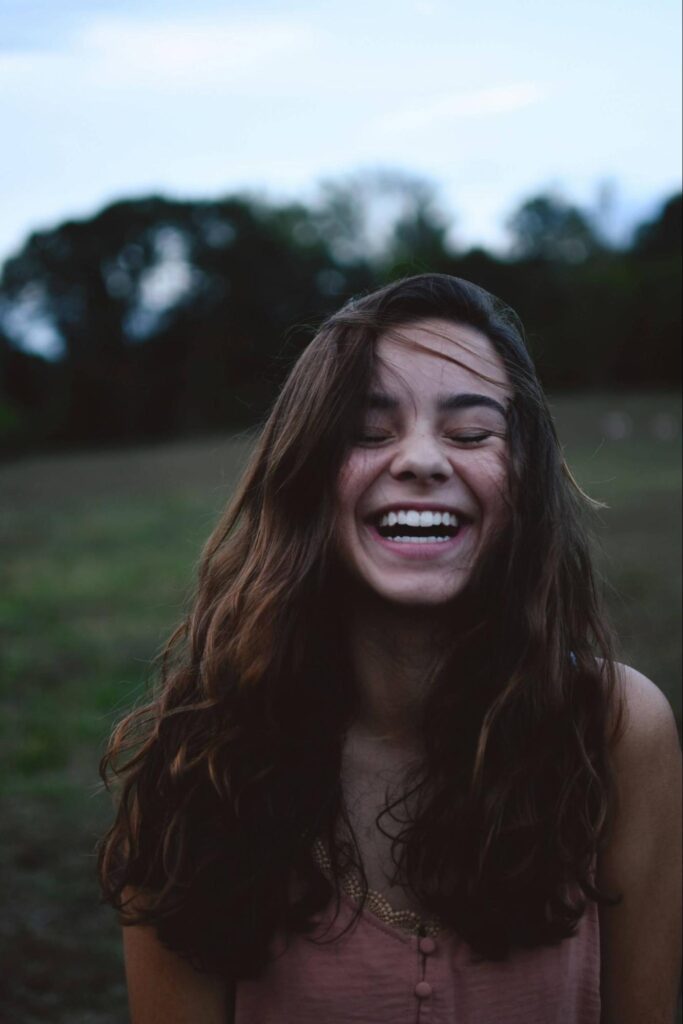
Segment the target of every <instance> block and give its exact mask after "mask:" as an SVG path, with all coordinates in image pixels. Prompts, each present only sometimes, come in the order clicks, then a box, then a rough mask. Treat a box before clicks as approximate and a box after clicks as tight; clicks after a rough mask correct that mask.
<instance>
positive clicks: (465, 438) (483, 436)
mask: <svg viewBox="0 0 683 1024" xmlns="http://www.w3.org/2000/svg"><path fill="white" fill-rule="evenodd" d="M447 436H448V438H449V440H450V441H457V442H458V443H459V444H479V443H481V442H482V441H487V440H488V439H489V437H504V436H505V435H504V434H501V433H498V432H497V431H495V430H485V431H480V432H479V433H476V434H448V435H447Z"/></svg>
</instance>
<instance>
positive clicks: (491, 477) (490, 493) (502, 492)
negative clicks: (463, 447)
mask: <svg viewBox="0 0 683 1024" xmlns="http://www.w3.org/2000/svg"><path fill="white" fill-rule="evenodd" d="M468 477H469V483H470V487H471V489H472V490H473V491H474V493H475V494H476V496H477V498H478V500H479V502H480V504H481V506H482V511H483V512H484V513H486V514H487V515H488V516H491V517H493V518H494V519H496V520H500V519H506V518H507V516H508V511H509V493H510V477H509V471H508V460H507V457H506V456H505V455H503V454H498V453H491V455H489V456H487V457H486V458H482V459H480V460H479V461H478V462H477V463H476V464H472V465H470V466H469V467H468Z"/></svg>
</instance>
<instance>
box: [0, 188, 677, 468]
mask: <svg viewBox="0 0 683 1024" xmlns="http://www.w3.org/2000/svg"><path fill="white" fill-rule="evenodd" d="M508 229H509V233H510V251H509V254H508V256H507V257H506V258H502V257H500V256H494V255H492V254H491V253H488V252H486V251H484V250H482V249H473V250H470V251H467V252H463V251H458V249H457V248H456V246H455V245H454V243H453V241H452V231H451V225H450V223H449V220H448V218H447V217H446V216H445V214H444V213H443V211H442V210H441V208H440V205H439V202H438V198H437V196H436V194H435V192H434V189H433V187H432V186H431V185H430V183H429V182H426V181H424V180H422V179H419V178H413V177H410V176H407V175H404V174H399V173H395V172H373V173H368V172H365V173H361V174H357V175H354V176H351V177H350V178H347V179H346V180H342V181H330V182H326V183H323V185H322V186H321V188H320V190H319V193H318V196H317V197H316V198H315V199H314V200H313V201H311V202H310V203H308V204H304V203H285V204H277V203H269V202H266V201H264V200H262V199H258V198H255V197H254V196H248V195H234V196H229V197H226V198H225V199H222V200H219V201H215V202H208V201H203V202H202V201H194V202H189V201H185V202H181V201H176V200H170V199H166V198H163V197H159V196H151V197H147V198H142V199H129V200H123V201H121V202H117V203H114V204H112V205H110V206H108V207H106V208H105V209H103V210H102V211H101V212H99V213H98V214H97V215H96V216H94V217H92V218H90V219H87V220H81V221H67V222H65V223H63V224H60V225H58V226H57V227H55V228H53V229H52V230H48V231H43V232H39V233H36V234H33V235H31V236H30V237H29V238H28V239H27V241H26V243H25V244H24V245H23V247H22V248H21V249H20V250H19V252H17V253H16V255H15V256H13V257H12V258H11V259H9V260H8V261H7V262H6V264H5V266H4V268H3V272H2V276H1V278H0V443H1V444H2V445H3V447H4V448H5V450H12V449H14V450H19V449H21V448H25V447H27V446H31V445H34V446H35V445H44V444H47V443H78V444H88V443H101V442H103V441H125V440H133V439H137V438H141V437H155V436H156V437H159V436H172V435H178V434H183V433H187V432H189V431H205V430H214V429H224V428H229V427H232V426H243V425H247V424H251V423H254V422H255V421H257V420H258V419H259V418H260V417H261V416H262V415H263V413H264V411H265V409H266V408H267V406H268V404H269V402H270V401H271V399H272V397H273V395H274V393H275V391H276V389H277V387H278V385H279V383H280V381H281V380H282V378H283V376H284V375H285V373H286V372H287V369H288V367H289V365H290V363H291V360H292V359H293V358H294V357H295V356H296V355H297V354H298V352H299V351H300V350H301V348H302V347H303V346H304V345H305V344H306V342H307V340H308V339H309V338H310V336H311V334H312V332H313V330H314V329H315V326H316V325H317V323H318V322H319V321H320V320H321V319H322V318H323V317H324V316H325V315H326V314H327V313H329V312H330V311H331V310H332V309H334V308H336V307H337V306H338V305H339V304H340V303H341V302H342V301H343V300H344V299H346V298H347V297H349V296H350V295H352V294H357V293H359V292H363V291H365V290H368V289H372V288H374V287H376V286H377V285H378V284H380V283H383V282H385V281H388V280H391V279H393V278H395V277H397V276H399V275H405V274H411V273H419V272H422V271H427V270H432V271H443V272H446V273H452V274H456V275H459V276H462V277H466V278H469V279H470V280H474V281H476V282H478V283H480V284H482V285H484V287H488V288H490V290H492V291H493V292H495V293H496V294H498V295H500V296H501V297H502V298H503V299H505V300H506V301H508V302H509V303H510V304H511V305H513V306H514V307H515V308H516V309H517V310H518V312H519V313H520V315H521V316H522V319H523V320H524V322H525V324H526V325H527V329H528V333H529V337H530V341H531V343H532V348H534V350H535V354H536V357H537V360H538V362H539V365H540V369H541V373H542V375H543V377H544V380H545V383H546V385H547V386H548V387H550V388H552V389H558V388H565V387H586V386H588V387H603V388H605V387H606V388H610V387H618V386H623V387H630V388H634V387H640V386H647V387H653V386H654V387H660V386H667V385H668V386H671V385H672V384H673V382H674V381H675V380H676V379H677V374H678V369H679V365H678V364H679V344H678V342H679V337H680V269H681V267H680V264H681V250H680V244H681V197H680V195H677V196H673V197H672V198H670V199H669V200H668V201H667V202H666V203H665V204H664V205H663V207H662V209H661V210H660V212H659V213H658V215H657V216H655V217H654V218H652V219H651V220H650V221H648V222H647V223H646V224H643V225H642V226H640V227H639V228H638V230H637V231H636V232H635V235H634V241H633V244H632V245H631V247H630V248H628V249H622V250H617V249H611V248H609V247H607V246H606V244H605V243H604V241H602V240H601V238H600V232H599V231H597V230H596V229H595V228H594V226H593V224H592V221H591V218H590V216H589V215H587V214H585V213H584V212H582V211H581V210H580V209H578V208H577V207H574V206H572V205H570V204H568V203H566V202H565V201H564V200H563V199H561V198H560V197H557V196H552V195H539V196H535V197H532V198H530V199H529V200H527V201H526V202H524V203H523V204H522V205H521V206H520V208H519V209H518V210H517V211H516V213H515V214H514V215H513V216H512V217H511V218H510V221H509V224H508ZM37 350H38V351H40V352H42V353H43V355H40V354H36V353H37Z"/></svg>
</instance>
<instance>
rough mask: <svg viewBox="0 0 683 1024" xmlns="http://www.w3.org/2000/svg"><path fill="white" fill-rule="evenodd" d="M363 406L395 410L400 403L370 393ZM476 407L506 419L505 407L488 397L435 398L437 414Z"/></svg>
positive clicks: (472, 395) (472, 394)
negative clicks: (491, 411) (489, 410)
mask: <svg viewBox="0 0 683 1024" xmlns="http://www.w3.org/2000/svg"><path fill="white" fill-rule="evenodd" d="M363 404H364V407H365V408H366V409H386V410H392V409H397V408H398V407H399V405H400V404H401V403H400V402H399V400H398V398H395V397H394V396H393V395H388V394H387V393H386V392H385V391H371V392H370V394H369V395H368V396H367V398H366V400H365V402H364V403H363ZM476 406H484V407H485V408H487V409H495V411H496V412H498V413H500V415H501V416H502V417H503V418H504V419H506V418H507V410H506V409H505V406H504V405H501V403H500V402H497V401H496V400H495V398H489V396H488V395H478V394H475V393H473V392H472V393H469V392H466V393H463V394H460V395H437V398H436V407H437V409H438V411H439V412H457V411H458V410H460V409H473V408H475V407H476Z"/></svg>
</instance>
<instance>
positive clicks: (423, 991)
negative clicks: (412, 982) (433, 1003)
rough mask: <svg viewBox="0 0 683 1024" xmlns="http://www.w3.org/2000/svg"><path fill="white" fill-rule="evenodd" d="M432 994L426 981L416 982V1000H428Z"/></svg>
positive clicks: (430, 987)
mask: <svg viewBox="0 0 683 1024" xmlns="http://www.w3.org/2000/svg"><path fill="white" fill-rule="evenodd" d="M431 994H432V986H431V985H430V984H429V982H428V981H418V983H417V985H416V986H415V995H416V996H417V998H418V999H428V998H429V996H431Z"/></svg>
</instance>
